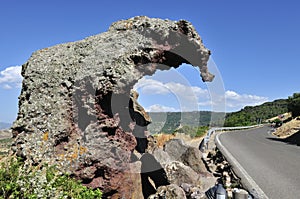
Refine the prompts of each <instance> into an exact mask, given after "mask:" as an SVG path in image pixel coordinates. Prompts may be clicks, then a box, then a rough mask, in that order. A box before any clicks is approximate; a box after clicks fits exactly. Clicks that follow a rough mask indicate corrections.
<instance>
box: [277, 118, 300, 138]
mask: <svg viewBox="0 0 300 199" xmlns="http://www.w3.org/2000/svg"><path fill="white" fill-rule="evenodd" d="M299 130H300V117H297V118H295V119H293V120H291V121H289V122H287V123H285V124H283V125H282V126H281V127H279V128H277V129H276V131H275V133H274V135H276V136H278V137H281V138H286V137H288V136H291V135H293V134H294V133H296V132H298V131H299Z"/></svg>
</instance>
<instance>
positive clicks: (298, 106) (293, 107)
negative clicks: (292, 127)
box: [288, 93, 300, 117]
mask: <svg viewBox="0 0 300 199" xmlns="http://www.w3.org/2000/svg"><path fill="white" fill-rule="evenodd" d="M288 110H289V112H291V113H292V116H293V117H297V116H299V115H300V93H294V94H293V96H290V97H289V98H288Z"/></svg>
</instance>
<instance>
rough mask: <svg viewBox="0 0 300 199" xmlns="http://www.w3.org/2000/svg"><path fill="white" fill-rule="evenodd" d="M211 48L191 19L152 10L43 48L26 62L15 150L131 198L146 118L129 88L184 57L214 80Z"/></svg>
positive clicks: (107, 191) (29, 159)
mask: <svg viewBox="0 0 300 199" xmlns="http://www.w3.org/2000/svg"><path fill="white" fill-rule="evenodd" d="M209 55H210V51H209V50H208V49H206V48H205V47H204V45H203V44H202V40H201V38H200V36H199V35H198V33H197V32H196V30H195V28H194V27H193V26H192V24H191V23H189V22H187V21H184V20H180V21H178V22H176V21H170V20H161V19H155V18H148V17H134V18H131V19H128V20H121V21H118V22H115V23H113V24H112V25H111V26H110V28H109V30H108V31H107V32H104V33H101V34H99V35H95V36H91V37H88V38H85V39H83V40H81V41H77V42H70V43H65V44H59V45H56V46H53V47H49V48H44V49H41V50H38V51H36V52H34V53H33V54H32V55H31V57H30V58H29V60H28V61H27V62H26V63H25V64H23V66H22V76H23V77H24V80H23V85H22V91H21V94H20V97H19V112H18V117H17V120H16V121H15V122H14V124H13V127H12V131H13V135H14V138H15V141H14V144H13V150H14V152H15V153H16V154H18V155H19V156H22V157H24V158H25V159H26V161H27V162H30V164H35V163H36V162H42V161H46V162H48V163H49V164H55V165H58V168H59V169H61V170H62V171H63V172H67V173H70V174H72V175H74V176H75V177H76V178H79V179H82V180H84V182H86V185H87V186H90V187H93V188H96V187H99V188H101V189H102V190H103V191H104V192H105V195H106V196H107V197H108V196H109V195H122V197H125V198H129V196H130V194H133V192H134V191H133V190H132V189H131V188H130V187H131V186H132V185H133V184H134V181H135V180H136V179H135V178H136V177H137V176H136V175H130V173H131V172H130V168H131V167H132V165H131V164H132V163H131V153H132V151H133V150H134V149H135V148H136V145H137V139H136V138H135V134H134V128H132V126H131V124H132V122H135V123H137V124H138V125H139V123H140V124H141V123H142V122H145V121H143V120H140V119H135V121H133V118H132V113H130V104H129V103H130V100H132V99H133V98H132V96H131V93H130V92H131V89H132V88H133V86H134V85H135V84H136V83H137V81H138V80H139V79H141V78H142V77H143V76H145V75H152V74H154V73H155V71H156V70H168V69H169V68H170V67H175V68H176V67H178V66H179V65H181V64H182V63H188V64H191V65H193V66H195V67H199V69H200V72H201V78H202V80H203V81H212V79H213V77H214V76H213V75H212V74H210V73H209V71H208V68H207V61H208V59H209ZM135 118H138V116H135ZM146 123H147V122H146ZM146 123H145V124H146ZM145 124H144V125H145ZM141 126H143V125H141ZM128 173H129V174H128ZM128 176H131V177H132V178H130V177H128Z"/></svg>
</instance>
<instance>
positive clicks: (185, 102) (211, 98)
mask: <svg viewBox="0 0 300 199" xmlns="http://www.w3.org/2000/svg"><path fill="white" fill-rule="evenodd" d="M135 89H138V91H139V92H140V95H157V96H158V97H159V98H160V99H161V100H162V104H165V103H163V102H166V101H167V99H166V96H167V94H172V95H175V96H176V98H177V100H178V102H179V104H180V110H181V111H194V110H198V109H200V110H202V109H205V110H210V109H211V110H213V111H230V112H231V111H238V110H240V109H242V108H244V107H245V106H254V105H259V104H262V103H264V102H266V101H268V98H267V97H262V96H257V95H250V94H239V93H237V92H235V91H232V90H227V91H224V92H223V94H220V93H219V94H216V93H214V92H213V91H210V90H208V89H203V88H200V87H197V86H189V85H184V84H182V83H177V82H168V83H163V82H160V81H158V80H153V79H146V78H143V79H141V80H140V81H139V82H138V83H137V84H136V85H135ZM224 100H226V101H225V110H224ZM222 104H223V105H222ZM148 110H149V111H156V112H158V111H174V110H176V108H174V107H167V106H163V105H160V104H155V105H152V106H150V107H149V108H148ZM177 111H178V110H177Z"/></svg>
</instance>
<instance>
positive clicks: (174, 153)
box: [159, 139, 207, 173]
mask: <svg viewBox="0 0 300 199" xmlns="http://www.w3.org/2000/svg"><path fill="white" fill-rule="evenodd" d="M164 151H165V152H166V153H167V154H168V155H169V157H170V159H171V160H175V161H180V162H182V163H184V164H185V165H187V166H189V167H191V168H192V169H193V170H194V171H196V172H197V173H207V169H206V167H205V164H204V163H203V160H202V153H201V151H200V150H199V149H197V148H195V147H191V146H188V145H185V144H184V142H183V140H181V139H171V140H169V141H168V142H166V144H165V145H164ZM159 159H163V158H159Z"/></svg>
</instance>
